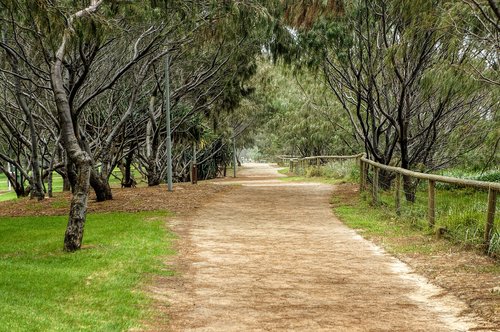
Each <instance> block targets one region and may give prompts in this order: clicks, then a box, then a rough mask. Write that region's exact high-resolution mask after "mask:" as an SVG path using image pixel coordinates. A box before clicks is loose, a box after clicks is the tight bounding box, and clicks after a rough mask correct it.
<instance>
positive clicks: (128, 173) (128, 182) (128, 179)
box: [122, 147, 136, 188]
mask: <svg viewBox="0 0 500 332" xmlns="http://www.w3.org/2000/svg"><path fill="white" fill-rule="evenodd" d="M133 158H134V149H133V147H131V149H130V151H129V152H128V153H127V156H126V157H125V176H124V178H123V181H122V187H124V188H131V187H135V185H136V182H135V180H134V177H133V176H132V169H131V168H132V161H133Z"/></svg>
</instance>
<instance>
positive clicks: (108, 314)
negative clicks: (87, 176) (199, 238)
mask: <svg viewBox="0 0 500 332" xmlns="http://www.w3.org/2000/svg"><path fill="white" fill-rule="evenodd" d="M168 216H169V213H168V212H158V211H156V212H140V213H100V214H91V215H89V216H88V221H87V224H86V228H85V236H84V248H83V249H82V250H80V251H78V252H76V253H72V254H68V253H65V252H63V251H62V242H61V240H62V238H63V234H64V230H65V226H66V222H67V217H66V216H61V217H18V218H0V271H2V272H1V273H0V298H1V301H0V330H3V331H123V330H130V329H132V328H135V327H138V326H140V323H141V321H142V320H144V319H145V318H147V317H148V315H149V314H150V313H149V312H148V309H147V308H148V303H149V301H150V300H149V299H148V298H147V296H146V295H145V293H144V292H143V291H142V289H141V288H142V287H143V286H144V284H145V282H147V281H148V279H150V278H152V275H153V274H171V273H172V272H171V271H165V270H163V264H162V258H164V257H165V256H167V255H171V254H172V253H173V251H172V249H171V247H170V241H171V239H172V238H173V236H172V234H170V233H168V232H167V231H166V229H165V227H164V220H165V218H166V217H168Z"/></svg>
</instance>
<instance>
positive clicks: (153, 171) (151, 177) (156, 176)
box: [147, 153, 161, 187]
mask: <svg viewBox="0 0 500 332" xmlns="http://www.w3.org/2000/svg"><path fill="white" fill-rule="evenodd" d="M154 155H156V153H153V156H151V157H150V158H149V160H148V174H147V176H148V186H149V187H153V186H158V185H160V182H161V175H160V170H159V169H158V164H157V162H156V158H155V156H154Z"/></svg>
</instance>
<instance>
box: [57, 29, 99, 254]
mask: <svg viewBox="0 0 500 332" xmlns="http://www.w3.org/2000/svg"><path fill="white" fill-rule="evenodd" d="M68 34H69V32H68V31H65V35H64V37H63V41H62V43H61V46H60V47H59V49H58V51H57V53H56V57H55V61H54V63H52V64H51V68H50V78H51V83H52V91H53V93H54V100H55V104H56V107H57V112H58V118H59V126H60V128H61V139H62V143H63V146H64V149H65V150H66V153H67V156H68V161H70V162H71V164H73V165H74V167H75V168H76V178H75V179H74V180H75V182H74V184H73V197H72V199H71V205H70V213H69V218H68V226H67V228H66V234H65V237H64V250H66V251H70V252H72V251H76V250H78V249H80V247H81V245H82V239H83V228H84V225H85V219H86V215H87V200H88V190H89V180H90V171H91V166H92V159H91V158H90V155H89V154H88V153H87V152H86V151H85V150H83V149H82V148H81V147H80V145H79V143H78V139H77V137H76V134H75V127H74V126H73V121H72V118H71V109H70V105H69V101H68V96H67V94H66V89H65V88H64V84H63V73H62V67H63V66H62V60H63V57H64V51H65V46H66V42H67V40H66V38H67V36H68ZM69 172H70V170H69V168H68V174H69Z"/></svg>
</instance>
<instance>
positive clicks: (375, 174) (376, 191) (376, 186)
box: [372, 166, 379, 205]
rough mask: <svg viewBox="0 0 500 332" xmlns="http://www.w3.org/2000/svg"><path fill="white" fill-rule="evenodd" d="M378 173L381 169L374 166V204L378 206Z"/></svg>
mask: <svg viewBox="0 0 500 332" xmlns="http://www.w3.org/2000/svg"><path fill="white" fill-rule="evenodd" d="M378 173H379V169H378V167H376V166H373V186H372V203H373V205H378Z"/></svg>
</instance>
